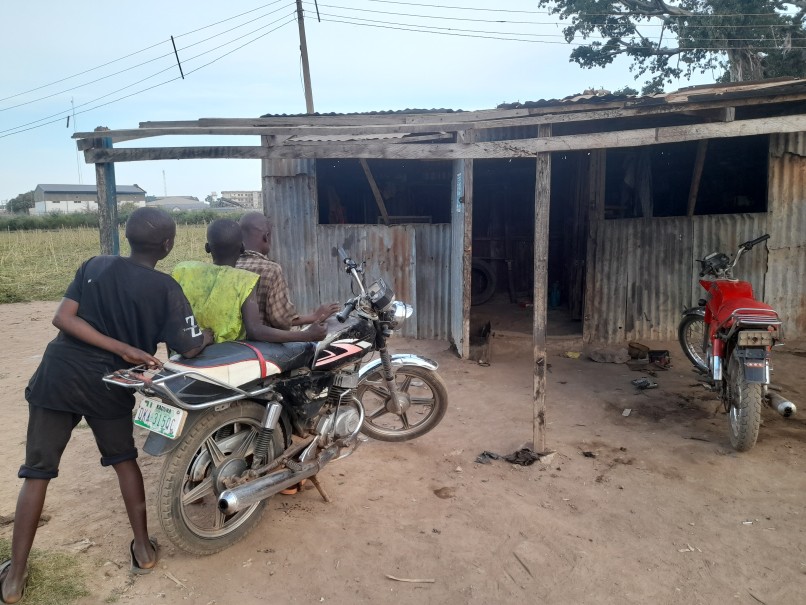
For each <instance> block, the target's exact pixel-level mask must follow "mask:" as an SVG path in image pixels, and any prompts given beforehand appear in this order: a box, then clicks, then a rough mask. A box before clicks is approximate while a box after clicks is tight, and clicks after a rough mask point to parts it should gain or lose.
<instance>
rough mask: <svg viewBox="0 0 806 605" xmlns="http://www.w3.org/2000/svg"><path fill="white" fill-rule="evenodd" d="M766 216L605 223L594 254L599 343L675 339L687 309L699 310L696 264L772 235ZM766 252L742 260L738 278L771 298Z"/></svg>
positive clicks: (593, 306)
mask: <svg viewBox="0 0 806 605" xmlns="http://www.w3.org/2000/svg"><path fill="white" fill-rule="evenodd" d="M766 227H767V215H766V214H729V215H728V214H726V215H712V216H694V217H690V218H689V217H669V218H654V219H623V220H606V221H603V222H602V223H601V224H600V226H599V231H598V235H597V241H596V249H595V253H594V254H595V255H594V263H595V266H594V271H595V272H596V286H595V289H594V291H593V292H590V293H589V297H590V298H591V303H592V304H591V306H590V307H588V311H587V312H590V313H592V314H593V321H592V322H591V325H592V326H593V330H594V334H592V335H591V336H592V340H593V341H603V342H623V341H625V340H630V339H644V340H674V339H675V338H676V337H677V324H678V321H679V320H680V312H681V310H682V309H683V308H684V307H688V306H692V305H695V304H696V302H697V299H699V298H700V297H701V296H702V293H703V290H702V289H701V288H700V286H699V284H697V273H698V269H697V266H696V264H695V262H694V259H695V258H702V257H703V256H704V255H705V254H707V253H709V252H715V251H720V252H726V253H731V254H732V253H733V252H735V250H736V247H737V245H738V244H739V243H740V242H742V241H746V240H748V239H752V238H754V237H758V236H759V235H761V234H763V233H765V232H766ZM766 257H767V254H766V250H765V249H763V248H761V247H759V248H756V249H754V250H753V251H752V252H751V253H750V254H749V255H747V256H746V257H745V258H743V259H742V260H741V261H739V266H738V267H737V271H736V274H737V276H741V277H742V278H744V279H748V280H749V281H750V282H751V283H752V284H753V286H754V288H757V292H758V293H759V295H760V296H763V293H764V273H765V270H766V264H767V258H766Z"/></svg>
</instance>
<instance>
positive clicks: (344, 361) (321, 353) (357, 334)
mask: <svg viewBox="0 0 806 605" xmlns="http://www.w3.org/2000/svg"><path fill="white" fill-rule="evenodd" d="M374 341H375V327H374V325H373V324H372V322H370V321H369V320H367V319H364V318H361V317H353V318H350V319H349V320H348V321H346V322H345V323H344V324H336V325H335V327H333V331H332V332H330V333H329V334H328V335H327V338H325V340H323V341H322V342H320V343H319V346H317V348H316V356H315V357H314V361H313V369H315V370H332V369H335V368H340V367H342V366H345V365H348V364H353V363H357V362H358V361H360V360H361V358H363V357H364V355H366V354H367V353H368V352H370V351H371V350H372V345H373V342H374Z"/></svg>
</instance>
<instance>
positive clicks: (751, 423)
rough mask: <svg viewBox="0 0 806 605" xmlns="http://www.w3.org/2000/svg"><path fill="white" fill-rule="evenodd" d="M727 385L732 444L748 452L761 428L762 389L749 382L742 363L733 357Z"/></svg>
mask: <svg viewBox="0 0 806 605" xmlns="http://www.w3.org/2000/svg"><path fill="white" fill-rule="evenodd" d="M727 378H728V380H727V383H726V385H725V388H726V396H727V403H728V405H729V406H730V407H729V408H728V419H729V421H730V444H731V445H732V446H733V448H734V449H735V450H736V451H738V452H746V451H747V450H749V449H752V447H753V446H754V445H755V444H756V439H758V431H759V427H760V426H761V403H762V398H763V393H762V387H761V385H760V384H758V383H754V382H747V380H745V377H744V371H743V368H742V364H741V362H740V361H739V360H738V359H737V358H736V357H734V356H731V358H730V361H729V362H728V376H727Z"/></svg>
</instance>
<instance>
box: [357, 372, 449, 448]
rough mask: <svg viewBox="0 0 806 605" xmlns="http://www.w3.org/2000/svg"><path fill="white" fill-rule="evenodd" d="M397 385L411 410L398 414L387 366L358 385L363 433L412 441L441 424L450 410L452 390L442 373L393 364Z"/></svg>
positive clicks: (392, 439) (369, 375) (380, 437)
mask: <svg viewBox="0 0 806 605" xmlns="http://www.w3.org/2000/svg"><path fill="white" fill-rule="evenodd" d="M392 371H393V372H394V376H395V384H396V387H397V390H398V392H399V393H400V394H401V396H402V399H403V400H404V401H405V402H407V404H408V405H407V409H405V410H403V412H402V413H400V414H398V413H396V412H395V411H394V408H393V406H392V400H391V395H390V393H389V388H388V385H387V384H386V381H385V380H384V378H383V368H381V367H379V368H378V369H377V370H375V371H374V372H372V373H370V374H368V375H367V376H365V377H364V379H363V380H361V382H360V383H359V384H358V387H357V389H356V396H357V397H358V399H359V401H361V404H362V405H363V406H364V411H365V417H364V423H363V424H362V425H361V432H362V433H364V434H365V435H367V436H368V437H372V438H373V439H378V440H379V441H409V440H410V439H415V438H417V437H420V436H421V435H425V434H426V433H427V432H428V431H430V430H431V429H433V428H434V427H435V426H437V425H438V424H439V422H440V420H442V417H443V416H444V415H445V411H446V410H447V409H448V390H447V389H446V388H445V383H444V382H443V381H442V378H440V377H439V374H437V373H436V372H434V371H433V370H429V369H426V368H421V367H419V366H410V365H403V366H393V369H392Z"/></svg>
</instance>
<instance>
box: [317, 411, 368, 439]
mask: <svg viewBox="0 0 806 605" xmlns="http://www.w3.org/2000/svg"><path fill="white" fill-rule="evenodd" d="M334 416H335V412H334V411H331V412H329V413H328V414H325V415H324V416H322V417H321V418H320V419H319V423H318V424H317V425H316V433H317V434H319V435H327V434H329V433H330V431H332V430H333V422H334ZM359 418H360V416H359V415H358V411H357V410H356V409H355V408H352V407H342V408H341V409H340V410H339V414H338V416H337V417H336V418H335V424H336V431H335V438H336V439H339V438H341V437H347V436H348V435H352V434H353V433H354V432H355V431H356V430H358V421H359Z"/></svg>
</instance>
